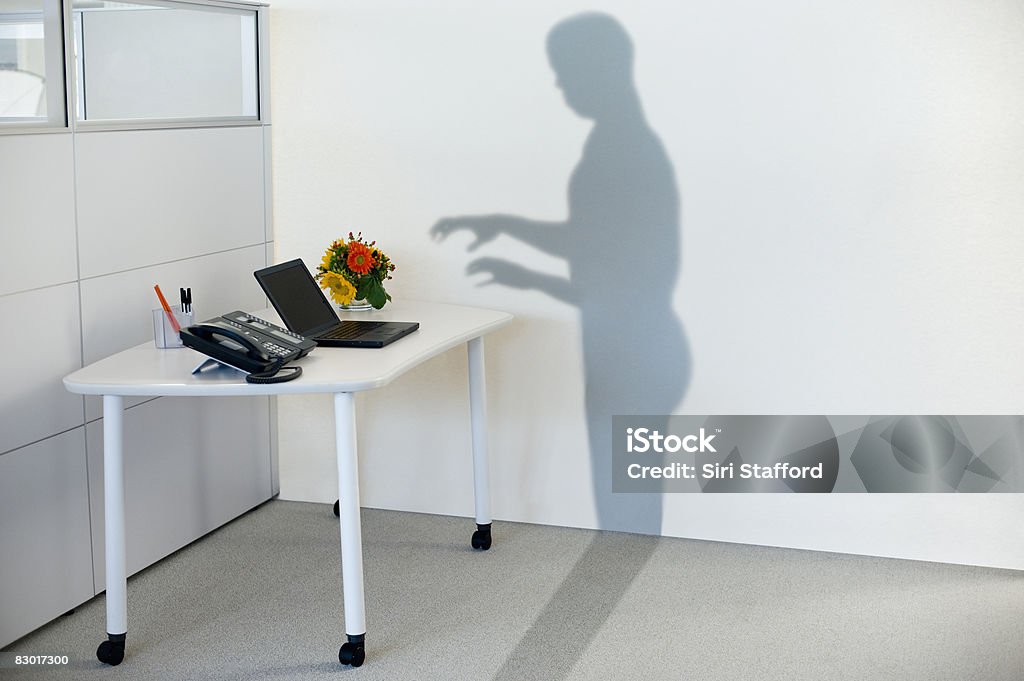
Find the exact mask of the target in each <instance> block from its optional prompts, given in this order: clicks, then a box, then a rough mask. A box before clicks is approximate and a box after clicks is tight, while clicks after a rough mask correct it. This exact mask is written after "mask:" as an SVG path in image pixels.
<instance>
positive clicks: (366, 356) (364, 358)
mask: <svg viewBox="0 0 1024 681" xmlns="http://www.w3.org/2000/svg"><path fill="white" fill-rule="evenodd" d="M224 312H230V310H224ZM254 314H255V315H256V316H258V317H262V318H264V319H268V320H270V321H273V322H277V323H280V322H279V317H278V316H277V313H276V312H274V310H272V309H268V310H258V311H255V312H254ZM341 318H342V319H368V320H379V321H401V322H419V323H420V328H419V329H418V330H417V331H414V332H413V333H411V334H409V335H408V336H406V337H405V338H400V339H399V340H397V341H395V342H394V343H392V344H391V345H388V346H385V347H383V348H323V347H318V348H316V349H314V350H313V351H312V352H311V353H310V354H308V355H306V356H305V357H303V358H302V359H299V360H296V361H295V362H292V363H291V364H290V365H289V366H291V365H296V366H301V367H302V376H300V377H299V378H297V379H295V380H293V381H288V382H286V383H273V384H269V385H260V384H251V383H246V382H245V375H244V374H242V373H241V372H238V371H235V370H233V369H226V368H218V369H215V370H212V371H204V372H203V373H201V374H192V370H193V369H195V367H196V366H197V365H199V364H200V363H201V362H202V361H203V360H204V359H206V355H203V354H201V353H198V352H196V351H194V350H192V349H190V348H175V349H169V350H161V349H158V348H156V347H155V346H154V344H153V341H149V342H146V343H142V344H141V345H137V346H135V347H133V348H129V349H127V350H124V351H123V352H119V353H117V354H116V355H111V356H110V357H107V358H105V359H101V360H99V361H98V362H94V363H93V364H90V365H89V366H87V367H85V368H83V369H79V370H78V371H76V372H74V373H72V374H70V375H69V376H67V377H65V378H64V385H65V387H66V388H67V389H68V390H69V391H71V392H73V393H79V394H83V395H137V396H157V395H209V396H215V395H220V396H226V395H282V394H298V393H338V392H358V391H361V390H372V389H374V388H379V387H381V386H384V385H387V384H388V383H390V382H391V381H392V380H394V379H395V378H397V377H398V376H400V375H402V374H403V373H404V372H406V371H408V370H409V369H411V368H413V367H415V366H416V365H418V364H420V363H422V362H425V361H426V360H428V359H430V358H431V357H434V356H435V355H438V354H440V353H442V352H444V351H445V350H448V349H450V348H453V347H455V346H457V345H460V344H462V343H465V342H467V341H469V340H471V339H473V338H477V337H480V336H483V335H484V334H486V333H489V332H491V331H494V330H495V329H498V328H500V327H502V326H504V325H505V324H508V323H509V322H510V321H512V315H510V314H508V313H506V312H498V311H496V310H485V309H481V308H474V307H463V306H461V305H444V304H441V303H424V302H418V301H400V302H396V303H388V304H387V305H386V306H385V307H384V309H383V310H370V311H366V312H347V313H343V314H342V315H341Z"/></svg>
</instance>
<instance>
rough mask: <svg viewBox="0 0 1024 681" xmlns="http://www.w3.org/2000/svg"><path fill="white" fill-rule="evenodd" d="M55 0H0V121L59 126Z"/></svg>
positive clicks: (58, 28)
mask: <svg viewBox="0 0 1024 681" xmlns="http://www.w3.org/2000/svg"><path fill="white" fill-rule="evenodd" d="M62 52H63V31H62V29H61V20H60V3H59V2H58V1H57V0H0V125H3V124H6V123H53V124H58V125H64V124H65V122H66V121H65V118H66V117H65V113H64V109H65V106H64V77H63V71H64V62H63V59H62V56H61V55H62Z"/></svg>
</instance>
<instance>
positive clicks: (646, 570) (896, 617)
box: [0, 501, 1024, 681]
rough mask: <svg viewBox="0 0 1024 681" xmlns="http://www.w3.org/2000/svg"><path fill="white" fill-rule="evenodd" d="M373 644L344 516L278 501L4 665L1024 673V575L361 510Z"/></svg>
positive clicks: (482, 674)
mask: <svg viewBox="0 0 1024 681" xmlns="http://www.w3.org/2000/svg"><path fill="white" fill-rule="evenodd" d="M363 525H364V527H363V533H364V534H363V537H364V540H363V541H364V545H363V548H364V561H365V579H366V607H367V623H368V632H367V659H366V663H365V664H364V665H363V666H362V667H360V668H358V669H354V668H351V667H342V666H340V665H339V663H338V659H337V653H338V647H339V646H340V644H341V643H342V642H343V641H344V635H343V628H342V621H341V606H342V604H341V576H340V567H339V560H340V549H339V542H338V531H337V520H336V519H335V518H334V516H333V515H332V514H331V511H330V507H329V506H325V505H320V504H305V503H297V502H285V501H272V502H269V503H267V504H264V505H263V506H261V507H259V508H258V509H256V510H254V511H252V512H250V513H248V514H246V515H244V516H242V517H241V518H239V519H237V520H235V521H234V522H232V523H230V524H228V525H226V526H225V527H223V528H221V529H219V530H217V531H216V532H213V533H212V534H210V535H208V536H206V537H204V538H203V539H200V540H199V541H197V542H195V543H194V544H192V545H190V546H188V547H186V548H184V549H182V550H181V551H179V552H177V553H176V554H174V555H172V556H170V557H169V558H167V559H166V560H163V561H161V562H160V563H158V564H157V565H154V566H152V567H150V568H148V569H147V570H144V571H143V572H141V573H140V574H138V575H136V576H134V577H132V578H131V579H129V581H128V608H129V620H128V629H129V631H128V652H127V655H126V657H125V660H124V662H123V663H122V664H121V665H120V666H118V667H107V666H105V665H101V664H100V663H99V662H97V661H96V658H95V654H94V651H95V649H96V646H97V644H98V643H99V642H100V641H101V640H103V638H105V634H104V630H105V628H104V617H105V613H104V600H103V597H102V596H100V597H98V598H95V599H93V600H91V601H89V602H88V603H86V604H85V605H83V606H81V607H79V608H77V610H76V611H75V612H74V613H73V614H71V615H69V616H67V617H62V618H60V619H58V620H56V621H54V622H52V623H50V624H48V625H46V626H45V627H43V628H41V629H39V630H38V631H36V632H33V633H32V634H30V635H28V636H26V637H25V638H23V639H21V640H19V641H17V642H15V643H13V644H12V645H10V646H8V647H7V648H5V649H4V650H5V652H7V653H15V652H16V653H19V654H23V655H28V654H61V655H68V656H69V657H70V660H71V663H70V664H69V665H67V666H66V667H51V668H24V667H22V668H12V667H11V666H10V665H5V666H4V667H3V668H0V678H2V679H3V680H4V681H7V679H74V680H75V681H78V680H89V679H102V680H103V681H116V680H119V679H146V680H156V681H159V680H162V679H168V680H170V679H174V680H175V681H179V680H181V679H214V680H225V681H226V680H228V679H254V678H262V679H274V680H281V681H285V680H291V679H359V680H360V681H377V680H379V679H389V680H392V679H416V680H427V679H445V680H460V679H465V680H471V681H506V680H508V681H510V680H512V679H515V680H517V681H521V680H529V679H544V680H555V679H643V680H644V681H653V680H657V679H673V680H674V679H712V680H718V679H722V680H728V681H736V680H747V679H749V680H751V681H754V680H756V681H771V680H775V679H778V680H780V681H781V680H786V681H802V680H808V681H810V680H812V679H813V680H814V681H822V680H825V679H828V680H831V679H850V680H854V679H855V680H856V681H865V680H888V679H893V680H897V679H898V680H899V681H915V680H921V681H944V680H947V679H948V680H949V681H954V680H955V681H971V680H978V681H1020V680H1021V679H1024V573H1018V572H1013V571H1005V570H990V569H982V568H967V567H959V566H949V565H939V564H931V563H918V562H912V561H899V560H886V559H876V558H864V557H854V556H843V555H835V554H824V553H814V552H809V551H793V550H785V549H770V548H761V547H751V546H740V545H731V544H720V543H714V542H700V541H689V540H682V539H666V538H661V539H657V538H650V537H643V536H637V535H625V534H615V533H602V532H592V531H585V530H572V529H563V528H555V527H542V526H534V525H523V524H515V523H501V522H499V523H496V524H495V530H494V546H493V548H492V549H491V550H490V551H487V552H478V551H473V550H472V549H471V548H469V537H470V534H471V533H472V530H473V524H472V520H470V519H459V518H447V517H439V516H428V515H420V514H411V513H397V512H392V511H377V510H370V509H367V510H364V514H363Z"/></svg>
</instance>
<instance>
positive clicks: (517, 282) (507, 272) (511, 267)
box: [466, 258, 534, 289]
mask: <svg viewBox="0 0 1024 681" xmlns="http://www.w3.org/2000/svg"><path fill="white" fill-rule="evenodd" d="M466 274H489V275H491V277H490V279H484V280H483V281H481V282H480V283H479V284H477V285H478V286H489V285H490V284H501V285H503V286H510V287H512V288H521V289H526V288H532V280H533V279H534V273H533V272H531V271H530V270H528V269H526V268H525V267H521V266H519V265H516V264H515V263H511V262H509V261H507V260H502V259H501V258H477V259H476V260H474V261H473V262H471V263H469V264H468V265H466Z"/></svg>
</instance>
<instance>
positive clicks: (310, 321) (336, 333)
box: [253, 258, 420, 348]
mask: <svg viewBox="0 0 1024 681" xmlns="http://www.w3.org/2000/svg"><path fill="white" fill-rule="evenodd" d="M253 275H254V276H255V277H256V281H258V282H259V283H260V286H261V287H263V292H264V293H266V294H267V298H269V299H270V304H271V305H273V306H274V309H275V310H277V313H278V314H279V315H281V320H282V321H283V322H284V324H285V326H287V327H288V329H289V330H291V331H294V332H295V333H298V334H301V335H303V336H306V337H307V338H311V339H313V340H314V341H316V344H317V345H322V346H325V347H342V348H382V347H384V346H385V345H387V344H388V343H393V342H395V341H396V340H398V339H399V338H402V337H403V336H408V335H409V334H410V333H412V332H413V331H415V330H416V329H418V328H420V325H419V322H377V321H370V320H352V319H347V320H344V321H342V320H339V319H338V315H337V314H335V312H334V306H333V305H331V303H330V302H328V300H327V298H326V297H325V296H324V294H323V292H322V291H321V290H320V287H319V286H318V285H317V283H316V281H314V280H313V275H312V274H310V273H309V270H308V269H306V265H305V264H304V263H303V262H302V260H301V259H299V258H296V259H295V260H289V261H288V262H283V263H281V264H279V265H272V266H270V267H266V268H264V269H262V270H256V271H255V272H253Z"/></svg>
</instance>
